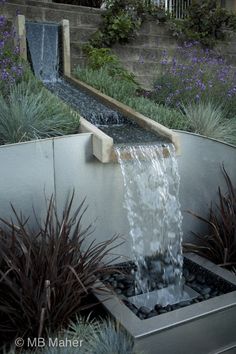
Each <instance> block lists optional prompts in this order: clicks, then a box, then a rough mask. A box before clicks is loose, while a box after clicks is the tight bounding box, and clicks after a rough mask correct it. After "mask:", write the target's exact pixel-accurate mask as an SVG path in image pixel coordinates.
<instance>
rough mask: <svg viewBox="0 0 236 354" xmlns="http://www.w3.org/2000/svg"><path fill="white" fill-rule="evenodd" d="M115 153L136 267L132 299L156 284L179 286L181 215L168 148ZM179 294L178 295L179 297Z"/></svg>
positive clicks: (131, 148) (174, 163)
mask: <svg viewBox="0 0 236 354" xmlns="http://www.w3.org/2000/svg"><path fill="white" fill-rule="evenodd" d="M115 151H116V154H117V158H118V161H119V164H120V166H121V170H122V174H123V178H124V185H125V208H126V210H127V216H128V221H129V224H130V235H131V238H132V247H133V256H134V260H135V263H136V265H137V268H138V269H137V272H135V274H136V294H140V293H147V292H151V291H152V290H153V289H158V284H160V283H161V284H162V287H163V284H164V285H165V286H168V285H181V279H182V264H183V258H182V249H181V244H182V214H181V211H180V203H179V198H178V196H179V183H180V177H179V174H178V166H177V161H176V158H175V148H174V146H173V145H172V144H168V145H166V146H165V148H163V146H162V145H161V144H160V145H157V144H153V145H133V146H129V145H125V146H116V147H115ZM177 295H178V294H176V296H177Z"/></svg>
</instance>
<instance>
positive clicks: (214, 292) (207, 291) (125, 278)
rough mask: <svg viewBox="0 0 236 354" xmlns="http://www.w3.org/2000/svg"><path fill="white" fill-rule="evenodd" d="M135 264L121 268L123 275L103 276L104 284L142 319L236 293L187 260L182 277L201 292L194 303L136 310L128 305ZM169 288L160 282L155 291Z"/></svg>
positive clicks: (225, 283) (227, 284) (219, 279)
mask: <svg viewBox="0 0 236 354" xmlns="http://www.w3.org/2000/svg"><path fill="white" fill-rule="evenodd" d="M134 278H135V265H134V264H133V263H126V264H122V265H121V266H120V272H116V273H113V274H111V275H105V276H104V277H101V281H102V282H103V283H104V284H105V285H106V287H108V288H110V289H112V290H113V291H115V293H116V294H117V295H118V296H119V297H120V299H121V300H122V301H123V302H124V303H125V305H126V306H127V307H128V308H129V309H130V310H132V311H133V312H134V313H135V314H136V315H137V316H138V317H139V318H140V319H141V320H144V319H147V318H151V317H153V316H158V315H161V314H164V313H167V312H170V311H174V310H177V309H180V308H182V307H185V306H189V305H192V304H194V303H198V302H202V301H205V300H208V299H210V298H214V297H216V296H220V295H223V294H226V293H229V292H231V291H235V290H236V286H234V285H233V284H231V283H229V282H227V281H226V280H224V279H223V278H221V277H219V276H217V275H215V274H214V273H212V272H210V271H208V270H206V269H205V268H203V267H201V266H199V265H197V264H196V263H194V262H192V261H190V260H188V259H184V267H183V278H184V282H185V284H186V285H187V286H189V287H190V288H192V289H193V290H195V291H197V292H198V293H199V296H198V297H197V298H195V299H193V300H189V301H183V302H180V303H178V304H174V305H167V306H165V307H162V306H160V305H158V304H156V305H155V307H154V308H153V309H149V308H148V307H145V306H142V307H140V308H137V307H136V306H134V305H133V304H131V303H130V302H129V297H131V296H134V295H135V285H134ZM165 286H166V285H165V284H163V283H161V282H159V283H158V284H156V289H162V288H163V287H165Z"/></svg>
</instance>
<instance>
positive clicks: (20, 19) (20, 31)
mask: <svg viewBox="0 0 236 354" xmlns="http://www.w3.org/2000/svg"><path fill="white" fill-rule="evenodd" d="M15 28H16V38H15V45H16V46H19V51H20V57H21V58H22V59H24V60H27V44H26V29H25V16H24V15H17V17H16V21H15Z"/></svg>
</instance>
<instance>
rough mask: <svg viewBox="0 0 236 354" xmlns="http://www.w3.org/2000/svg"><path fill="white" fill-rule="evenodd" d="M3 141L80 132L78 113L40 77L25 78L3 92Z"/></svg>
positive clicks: (0, 130) (0, 121) (0, 135)
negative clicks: (40, 81)
mask: <svg viewBox="0 0 236 354" xmlns="http://www.w3.org/2000/svg"><path fill="white" fill-rule="evenodd" d="M0 107H1V109H0V144H1V145H4V144H11V143H18V142H22V141H29V140H35V139H43V138H48V137H53V136H58V135H66V134H74V133H77V131H78V127H79V119H80V117H79V115H78V114H77V113H75V112H74V111H72V110H70V109H69V107H68V106H67V105H66V104H64V103H63V102H62V101H59V99H58V98H57V97H56V96H54V95H53V94H51V93H50V92H49V91H48V90H46V89H45V88H44V87H43V86H42V87H40V85H39V84H38V81H37V79H35V78H34V77H32V78H31V79H30V80H29V81H28V82H27V81H22V82H21V83H19V84H17V85H13V86H11V88H10V92H9V95H8V96H7V97H5V98H4V97H3V96H1V95H0Z"/></svg>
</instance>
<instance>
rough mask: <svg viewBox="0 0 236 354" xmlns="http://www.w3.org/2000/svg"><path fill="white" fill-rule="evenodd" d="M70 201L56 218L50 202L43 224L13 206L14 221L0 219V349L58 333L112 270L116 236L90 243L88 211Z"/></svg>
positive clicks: (84, 305) (53, 203)
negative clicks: (102, 276)
mask: <svg viewBox="0 0 236 354" xmlns="http://www.w3.org/2000/svg"><path fill="white" fill-rule="evenodd" d="M73 200H74V196H72V197H71V198H70V199H69V201H68V202H67V203H66V205H65V207H64V210H63V213H62V214H60V215H61V216H59V214H58V212H57V210H56V207H55V201H54V199H53V198H51V199H50V201H49V204H48V208H47V213H46V217H45V220H44V221H43V222H42V221H40V220H38V218H37V217H36V216H35V224H34V227H33V226H32V224H29V218H27V219H26V218H23V217H22V216H21V214H19V213H17V212H16V210H15V209H14V207H12V210H13V214H14V219H15V220H16V222H13V221H12V220H11V219H9V221H8V220H3V219H1V225H0V318H1V321H0V343H1V344H2V345H4V344H5V345H7V344H9V345H11V343H12V342H13V341H14V339H15V338H16V337H22V338H23V339H26V338H32V339H33V338H36V337H44V338H47V337H48V335H49V334H51V333H58V331H60V330H62V329H63V328H65V327H66V326H67V325H68V324H69V323H70V320H71V319H72V318H73V316H75V315H76V314H78V313H80V312H81V311H82V310H83V309H86V308H88V307H90V306H92V305H94V302H96V303H97V300H96V301H95V300H93V301H91V300H90V301H89V302H88V296H89V294H91V292H92V290H93V291H101V290H102V289H101V287H100V285H97V284H96V279H97V278H98V276H99V274H101V273H103V274H104V273H110V272H114V267H111V266H110V264H111V262H113V261H114V260H116V259H117V257H114V256H113V255H112V254H111V252H113V250H114V248H115V247H116V246H118V245H119V244H120V242H119V241H118V242H117V240H118V236H117V235H115V236H113V237H112V238H111V239H108V240H106V241H104V242H95V240H90V239H89V236H90V235H91V231H92V228H91V225H90V226H88V227H86V228H84V229H82V228H81V219H82V217H83V215H84V213H85V212H86V209H87V208H86V207H85V206H84V201H83V202H82V203H81V204H80V205H79V207H76V208H75V209H74V203H73ZM73 210H75V211H73ZM34 215H36V211H35V210H34ZM31 222H32V221H31ZM108 265H109V267H108ZM112 268H113V269H112ZM25 342H26V344H27V341H25Z"/></svg>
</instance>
